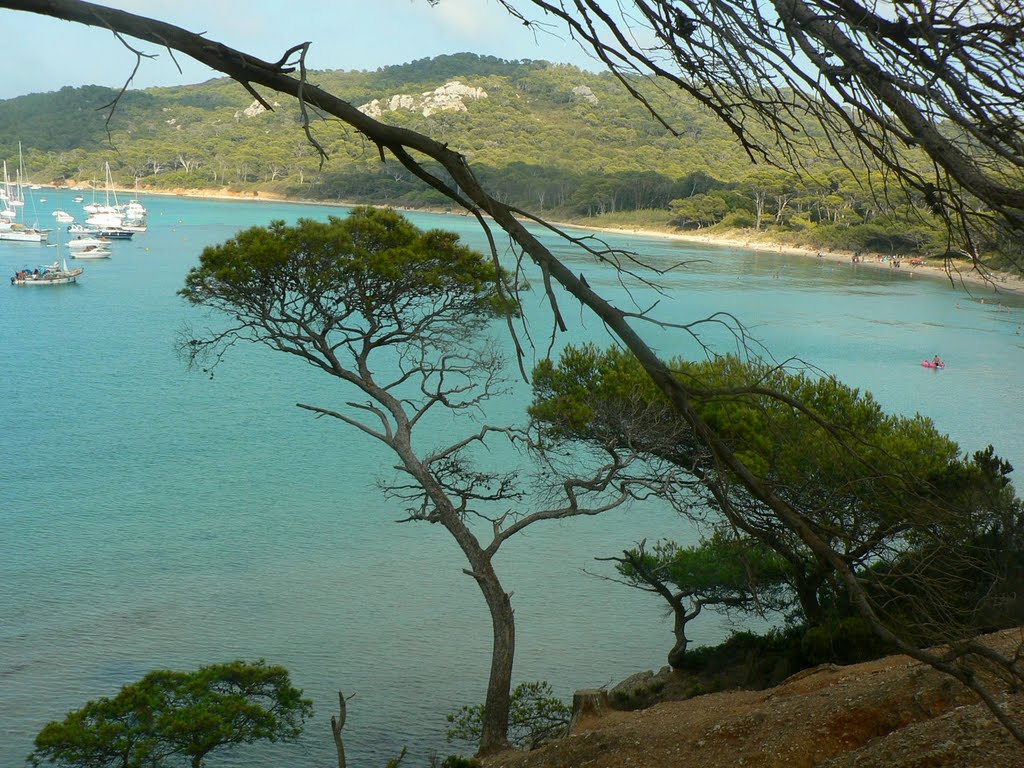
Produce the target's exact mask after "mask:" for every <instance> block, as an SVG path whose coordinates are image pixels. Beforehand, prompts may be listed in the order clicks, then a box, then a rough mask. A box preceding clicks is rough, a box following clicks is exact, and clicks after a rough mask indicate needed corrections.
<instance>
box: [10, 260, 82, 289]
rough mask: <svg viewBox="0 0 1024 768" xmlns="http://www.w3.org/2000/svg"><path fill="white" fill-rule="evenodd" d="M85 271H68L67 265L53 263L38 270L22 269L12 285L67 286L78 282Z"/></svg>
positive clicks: (76, 269)
mask: <svg viewBox="0 0 1024 768" xmlns="http://www.w3.org/2000/svg"><path fill="white" fill-rule="evenodd" d="M84 271H85V270H84V269H82V268H81V267H77V268H75V269H68V265H67V264H61V263H60V262H56V261H55V262H53V264H45V265H43V266H41V267H37V268H36V269H22V270H19V271H17V272H15V273H14V275H13V276H12V277H11V285H67V284H69V283H75V282H78V278H79V276H80V275H81V274H82V273H83V272H84Z"/></svg>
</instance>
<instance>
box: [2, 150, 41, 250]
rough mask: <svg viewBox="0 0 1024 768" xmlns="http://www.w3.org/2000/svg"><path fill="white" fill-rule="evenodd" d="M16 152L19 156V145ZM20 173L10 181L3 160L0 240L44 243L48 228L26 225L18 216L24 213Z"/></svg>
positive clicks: (5, 162) (20, 216) (5, 163)
mask: <svg viewBox="0 0 1024 768" xmlns="http://www.w3.org/2000/svg"><path fill="white" fill-rule="evenodd" d="M18 154H19V157H20V156H21V145H20V144H19V145H18ZM21 179H22V175H21V172H20V171H19V172H18V176H17V183H16V184H12V183H11V177H10V175H9V174H8V172H7V161H6V160H5V161H4V182H3V195H2V197H0V203H2V204H3V208H2V209H0V240H9V241H13V242H20V243H45V242H46V241H47V239H48V238H49V235H50V230H48V229H39V228H37V227H27V226H25V224H24V223H23V222H21V221H19V219H20V218H22V217H23V215H24V205H25V197H24V190H23V189H22V185H21Z"/></svg>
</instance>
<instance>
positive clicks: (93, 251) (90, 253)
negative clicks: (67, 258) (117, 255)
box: [71, 245, 110, 259]
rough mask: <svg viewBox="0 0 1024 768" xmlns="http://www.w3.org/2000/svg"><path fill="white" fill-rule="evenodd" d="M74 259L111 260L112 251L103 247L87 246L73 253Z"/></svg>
mask: <svg viewBox="0 0 1024 768" xmlns="http://www.w3.org/2000/svg"><path fill="white" fill-rule="evenodd" d="M71 258H72V259H109V258H110V249H109V248H105V247H104V246H102V245H87V246H86V247H85V248H79V249H77V250H73V251H71Z"/></svg>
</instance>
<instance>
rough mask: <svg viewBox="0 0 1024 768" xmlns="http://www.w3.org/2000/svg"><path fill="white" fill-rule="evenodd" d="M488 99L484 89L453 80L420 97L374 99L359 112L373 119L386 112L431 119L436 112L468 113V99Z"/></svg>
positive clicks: (406, 96)
mask: <svg viewBox="0 0 1024 768" xmlns="http://www.w3.org/2000/svg"><path fill="white" fill-rule="evenodd" d="M486 98H487V91H485V90H484V89H483V88H473V87H472V86H469V85H465V84H463V83H461V82H459V81H458V80H451V81H449V82H447V83H445V84H444V85H442V86H441V87H440V88H435V89H434V90H432V91H426V92H424V93H421V94H420V95H419V96H409V95H407V94H396V95H394V96H392V97H391V98H389V99H386V100H385V101H381V100H380V99H374V100H373V101H371V102H369V103H367V104H363V105H362V106H361V107H359V111H360V112H362V113H363V114H365V115H369V116H370V117H373V118H377V117H380V116H381V115H383V114H384V113H385V112H395V111H398V110H406V111H410V112H420V113H421V114H422V115H423V116H424V117H429V116H430V115H432V114H434V113H435V112H466V111H467V109H466V100H467V99H469V100H477V99H486Z"/></svg>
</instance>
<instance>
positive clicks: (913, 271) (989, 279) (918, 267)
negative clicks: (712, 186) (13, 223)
mask: <svg viewBox="0 0 1024 768" xmlns="http://www.w3.org/2000/svg"><path fill="white" fill-rule="evenodd" d="M65 189H67V187H65ZM117 191H118V192H124V193H127V194H132V193H134V192H135V190H133V189H123V190H122V189H118V190H117ZM139 191H140V193H142V194H146V195H154V196H159V197H194V198H201V199H210V200H226V201H248V202H264V203H293V204H296V205H310V206H313V205H316V206H321V207H327V208H352V207H355V206H358V205H365V203H355V202H345V201H332V200H310V199H305V198H294V197H287V196H285V195H279V194H276V193H273V192H265V191H260V190H257V191H254V192H249V193H242V192H229V191H227V190H226V189H223V190H221V191H215V190H202V189H181V188H179V189H171V190H154V189H145V190H139ZM376 207H395V208H396V210H401V211H408V212H422V213H451V211H449V210H445V209H440V208H435V209H432V208H403V207H397V206H380V205H377V206H376ZM550 223H551V224H552V225H554V226H556V227H560V228H572V229H584V230H588V231H591V232H608V233H611V234H617V235H636V236H638V237H664V238H669V239H671V240H679V241H682V242H690V243H695V244H699V245H710V246H716V247H722V248H737V249H742V250H746V251H758V252H761V253H782V254H787V255H790V256H802V257H804V258H817V259H820V260H823V261H828V262H830V263H833V264H851V265H853V266H857V267H861V266H864V267H867V268H873V269H885V270H890V269H896V268H897V267H895V266H893V265H892V262H891V261H889V260H887V261H882V259H883V258H887V256H886V255H885V254H878V253H867V254H864V255H862V256H861V257H860V260H859V261H857V262H854V261H853V259H854V253H853V252H852V251H817V250H816V249H814V248H810V247H805V246H795V245H790V244H787V243H782V242H779V241H776V240H753V239H751V238H750V236H748V235H746V233H740V232H737V233H735V234H734V235H730V234H716V235H702V234H697V233H695V232H670V231H665V230H660V229H643V228H640V227H635V228H634V227H609V226H593V225H589V224H581V223H578V222H561V221H552V222H550ZM910 261H911V260H910V259H909V258H903V259H900V260H899V263H900V266H899V267H898V269H900V271H901V272H903V273H905V274H908V275H909V276H910V277H917V276H918V275H920V276H922V277H925V278H927V279H930V280H935V279H938V280H942V281H944V282H945V283H947V284H948V285H949V287H950V288H951V289H952V290H954V291H963V292H964V293H965V294H966V295H967V296H968V298H974V295H975V294H974V292H978V291H981V290H984V291H985V292H986V293H989V294H993V295H996V296H998V295H999V294H1001V293H1005V294H1009V295H1013V296H1024V276H1021V275H1016V274H1013V273H1007V272H992V273H990V274H989V276H985V275H982V274H979V273H978V271H977V270H976V269H974V268H973V267H970V266H965V267H964V268H962V269H961V268H959V267H958V266H957V265H956V264H953V263H950V262H946V261H944V260H941V259H921V263H919V264H911V263H910ZM982 301H983V302H984V298H982Z"/></svg>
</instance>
